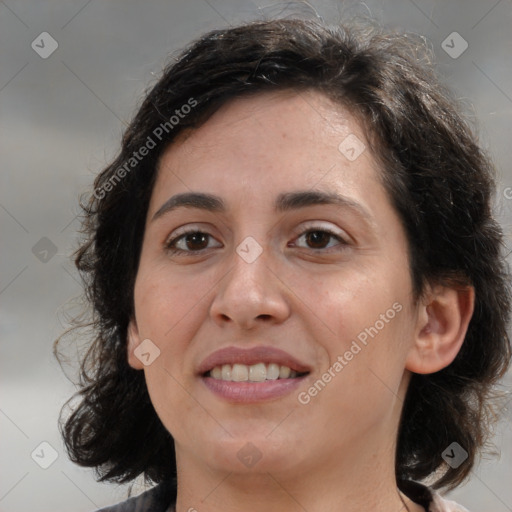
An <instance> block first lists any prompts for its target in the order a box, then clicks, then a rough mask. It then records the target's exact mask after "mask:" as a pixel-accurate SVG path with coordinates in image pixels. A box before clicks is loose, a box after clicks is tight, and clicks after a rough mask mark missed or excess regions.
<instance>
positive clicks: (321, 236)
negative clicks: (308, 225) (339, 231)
mask: <svg viewBox="0 0 512 512" xmlns="http://www.w3.org/2000/svg"><path fill="white" fill-rule="evenodd" d="M331 238H332V235H331V234H330V233H327V231H309V232H308V233H306V241H307V243H308V244H309V245H310V246H311V248H313V249H323V248H324V247H326V246H327V245H328V244H329V241H330V239H331Z"/></svg>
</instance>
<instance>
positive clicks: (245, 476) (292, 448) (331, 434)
mask: <svg viewBox="0 0 512 512" xmlns="http://www.w3.org/2000/svg"><path fill="white" fill-rule="evenodd" d="M349 134H355V135H356V136H357V137H358V139H359V140H360V141H362V142H364V141H365V136H364V132H363V130H362V128H361V126H360V124H359V123H358V122H357V121H356V120H355V119H354V118H353V117H352V116H351V115H350V113H349V112H348V111H347V110H345V109H343V108H342V107H340V106H339V105H334V104H333V103H331V102H330V101H329V100H328V99H327V98H326V97H324V96H323V95H321V94H320V93H316V92H306V93H304V92H303V93H300V94H298V93H293V92H279V93H265V94H260V95H258V96H255V97H252V98H242V99H237V100H234V101H231V102H229V103H228V104H227V105H225V106H224V107H222V108H221V109H220V110H219V111H217V112H216V113H215V114H214V115H213V116H212V117H211V118H210V119H209V120H208V121H207V122H206V123H205V124H203V125H202V126H201V127H199V128H198V129H196V130H194V131H190V132H188V133H186V134H181V135H180V137H179V138H178V139H177V140H176V141H175V142H174V143H173V144H172V146H170V147H169V148H168V149H167V150H166V152H165V153H164V154H163V156H162V159H161V162H160V166H159V170H158V177H157V180H156V184H155V187H154V190H153V194H152V198H151V201H150V205H149V210H148V215H147V222H146V230H145V235H144V241H143V247H142V253H141V259H140V266H139V269H138V274H137V279H136V285H135V292H134V300H135V317H134V318H133V320H132V321H131V323H130V327H129V339H128V359H129V362H130V364H131V366H132V367H134V368H136V369H140V370H144V372H145V377H146V382H147V386H148V390H149V393H150V396H151V400H152V403H153V405H154V407H155V410H156V411H157V413H158V415H159V417H160V418H161V420H162V422H163V424H164V425H165V427H166V428H167V429H168V430H169V432H170V433H171V434H172V436H173V438H174V440H175V444H176V454H177V468H178V500H177V511H178V512H183V511H187V510H190V509H191V508H192V509H196V510H198V511H199V512H202V511H208V512H215V511H221V510H222V511H223V512H230V511H235V510H237V511H239V510H244V511H252V510H254V511H258V512H259V511H261V510H265V511H267V512H273V511H278V510H279V511H280V512H282V511H290V512H291V511H299V510H301V511H303V510H307V511H308V512H314V511H322V512H326V511H333V512H334V511H335V510H336V511H339V510H343V511H344V512H352V511H354V512H355V511H360V510H379V511H381V510H382V511H396V512H398V511H399V510H406V508H405V507H404V502H405V504H406V505H407V508H408V510H410V511H420V510H423V509H422V508H421V507H420V506H419V505H417V504H415V503H413V502H411V501H410V500H408V499H407V498H405V497H403V496H400V494H399V492H398V490H397V487H396V482H395V477H394V451H395V439H396V435H397V431H398V424H399V416H400V411H401V407H402V401H403V398H404V396H405V392H406V389H407V384H408V382H409V379H410V375H411V372H418V373H430V372H435V371H438V370H439V369H441V368H443V367H445V366H447V365H448V364H450V362H451V361H452V360H453V358H454V357H455V355H456V354H457V352H458V350H459V348H460V346H461V343H462V341H463V339H464V335H465V332H466V329H467V324H468V322H469V319H470V317H471V314H472V310H473V291H472V290H471V289H467V290H462V291H461V290H459V291H456V290H452V289H449V288H445V287H441V286H438V287H436V288H432V289H429V290H427V292H426V293H425V294H424V296H422V297H421V298H420V299H419V300H414V297H413V294H412V283H411V277H410V273H409V261H408V252H407V239H406V236H405V233H404V230H403V227H402V224H401V222H400V219H399V217H398V215H397V213H396V212H395V211H394V209H393V207H392V206H391V203H390V200H389V197H388V195H387V193H386V191H385V189H384V188H383V186H382V184H381V182H380V181H379V174H380V172H381V171H380V170H379V168H378V165H377V163H376V161H375V159H374V158H373V156H372V154H371V152H370V150H369V149H368V144H366V149H365V150H364V151H363V152H362V154H361V155H360V156H359V157H358V158H356V159H355V160H354V161H350V160H349V159H348V158H346V157H345V156H344V155H343V154H342V153H341V152H340V151H339V149H338V146H339V145H340V143H341V142H342V141H343V140H344V139H345V138H346V137H347V136H348V135H349ZM311 190H317V191H322V192H328V193H333V192H335V193H337V194H339V195H342V196H344V197H345V198H348V199H349V200H350V201H351V203H354V204H355V205H357V206H354V205H352V204H350V205H341V206H340V205H331V204H329V205H328V204H315V205H312V206H307V207H304V208H299V209H295V210H290V211H286V212H276V211H275V209H274V201H275V200H276V198H277V196H278V195H279V194H281V193H287V192H295V191H311ZM191 191H194V192H204V193H209V194H214V195H216V196H219V197H220V198H222V199H223V201H224V202H225V204H226V208H227V209H226V211H225V212H211V211H205V210H201V209H197V208H190V207H180V208H178V209H176V210H173V211H170V212H167V213H165V214H163V215H159V216H157V218H155V219H153V217H154V215H155V213H156V212H157V211H158V210H159V209H160V208H161V207H162V205H163V204H164V203H165V202H166V201H167V200H168V199H169V198H170V197H171V196H173V195H175V194H178V193H184V192H191ZM183 227H186V228H193V229H195V230H197V231H201V232H203V233H207V234H209V235H211V236H210V237H206V242H205V243H203V245H202V246H201V244H199V246H198V245H194V243H192V244H191V245H190V244H189V245H187V243H186V240H184V239H181V242H180V243H179V244H178V247H180V248H182V249H183V250H187V249H189V250H190V248H197V247H200V250H199V251H197V252H196V253H190V252H189V253H186V254H176V253H172V252H170V251H169V250H168V249H166V246H165V244H166V241H167V240H169V238H175V237H176V236H179V235H180V234H182V230H181V231H180V229H181V228H183ZM312 228H314V229H315V230H316V231H321V230H325V229H328V230H332V231H334V232H335V233H336V234H337V235H338V236H339V237H340V238H341V239H342V241H341V242H340V241H339V240H337V239H336V238H335V237H331V238H329V237H326V238H320V240H324V243H323V245H322V244H320V246H312V245H311V239H310V238H308V237H307V236H306V234H305V233H306V232H307V231H308V230H311V229H312ZM317 235H318V234H317ZM249 236H250V237H253V238H254V239H255V240H256V241H257V242H258V243H259V245H260V246H261V248H262V253H261V255H260V256H259V257H258V258H257V259H256V260H255V261H254V262H252V263H247V262H246V261H245V260H244V259H242V258H241V257H240V256H239V255H238V254H237V252H236V248H237V246H238V245H239V244H240V243H241V242H242V241H243V240H244V239H245V238H246V237H249ZM188 240H189V242H190V238H189V239H188ZM317 240H318V239H317ZM315 247H317V248H315ZM397 303H398V304H399V305H400V306H401V311H400V312H398V313H396V315H395V317H394V318H393V319H392V320H389V321H388V322H386V323H385V325H384V327H383V328H382V329H380V330H379V332H378V334H377V335H376V336H374V337H373V338H369V341H368V343H367V345H366V346H364V347H363V348H362V350H361V351H360V352H358V353H357V355H355V356H354V357H353V359H352V360H350V361H348V362H347V364H346V365H345V366H344V367H343V369H342V371H340V372H338V373H336V376H335V377H334V378H332V379H331V380H330V382H329V383H328V384H327V385H326V386H325V388H323V389H322V390H321V392H319V393H318V394H317V395H316V396H314V397H312V398H311V400H310V402H309V403H307V404H302V403H300V402H299V401H298V399H297V395H298V393H299V392H304V391H305V392H307V391H308V389H309V388H310V387H311V386H312V385H313V384H314V382H315V381H317V380H318V379H319V378H321V376H322V374H324V373H325V372H326V371H328V369H329V368H331V367H332V365H333V363H334V362H335V361H336V360H337V358H338V356H340V355H341V356H343V354H344V353H345V352H346V351H347V350H349V349H350V346H351V343H352V342H353V340H355V339H356V337H357V335H358V334H359V333H361V332H362V331H364V330H365V328H368V327H370V326H374V325H375V323H376V321H377V320H379V318H381V317H380V315H382V314H386V311H388V310H389V309H390V308H392V306H393V304H397ZM145 339H150V340H151V341H152V342H153V343H154V344H155V345H156V346H157V347H158V348H159V350H160V356H159V357H158V358H157V359H155V360H154V362H153V363H152V364H150V365H149V366H144V365H143V364H142V363H141V362H140V361H139V359H138V358H137V357H136V356H135V355H134V350H135V349H136V348H137V346H138V345H139V344H140V343H141V342H142V340H145ZM259 345H272V346H275V347H277V348H280V349H282V350H285V351H287V352H288V353H290V354H293V355H294V356H295V357H296V358H297V359H299V360H300V361H303V362H306V363H307V364H309V365H310V366H311V368H312V371H311V373H310V374H309V375H308V377H307V378H306V379H305V381H304V382H303V383H301V386H300V389H299V390H298V391H297V392H292V393H291V394H289V395H286V396H284V397H281V398H279V399H276V400H272V401H267V402H263V403H258V404H232V403H228V402H227V401H225V400H224V399H222V398H220V397H218V396H216V395H214V394H213V393H212V392H211V391H210V390H209V389H208V388H207V387H206V386H205V385H204V383H203V381H202V380H201V379H200V378H199V377H198V375H197V374H196V369H197V366H198V365H199V364H200V363H201V361H203V359H204V358H205V357H206V356H208V355H210V354H211V353H213V352H214V351H216V350H218V349H221V348H224V347H228V346H237V347H244V348H251V347H254V346H259ZM249 442H250V443H252V445H254V446H255V447H256V449H257V450H258V452H259V453H260V454H261V455H262V457H261V459H260V460H259V461H258V462H257V463H256V464H255V465H253V466H252V467H245V465H244V464H242V463H241V461H240V460H239V458H238V457H237V453H238V451H239V450H240V449H241V448H242V447H244V446H245V445H246V444H247V443H249Z"/></svg>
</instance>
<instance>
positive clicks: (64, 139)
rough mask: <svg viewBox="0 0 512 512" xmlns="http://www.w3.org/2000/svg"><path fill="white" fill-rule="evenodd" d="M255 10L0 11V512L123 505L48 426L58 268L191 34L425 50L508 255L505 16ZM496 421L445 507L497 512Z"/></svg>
mask: <svg viewBox="0 0 512 512" xmlns="http://www.w3.org/2000/svg"><path fill="white" fill-rule="evenodd" d="M269 2H271V0H242V1H237V0H190V1H181V2H177V1H176V2H171V1H164V0H149V1H146V2H142V1H140V2H136V1H134V0H129V1H126V0H113V1H100V0H68V1H63V0H55V1H50V0H48V1H38V0H3V1H2V0H0V119H1V124H0V147H1V155H2V161H1V162H2V164H1V165H2V173H1V188H0V223H1V232H2V259H1V275H0V301H1V307H2V316H1V325H0V329H1V336H2V337H1V349H0V350H1V353H0V378H1V390H2V391H1V394H0V433H1V435H0V448H1V462H0V511H1V512H27V511H34V510H38V511H52V512H60V511H62V512H64V511H69V512H70V511H73V512H86V511H90V510H93V509H95V508H97V507H100V506H105V505H107V504H111V503H114V502H117V501H119V500H122V499H124V497H125V495H126V492H127V487H126V486H125V487H123V486H113V485H106V484H99V483H96V482H95V480H94V477H93V474H92V472H91V471H90V470H85V469H81V468H78V467H76V466H74V465H73V464H72V463H71V462H69V461H68V460H67V457H66V454H65V452H64V449H63V445H62V442H61V440H60V437H59V433H58V430H57V417H58V414H59V410H60V407H61V406H62V404H63V403H64V401H65V400H66V399H67V398H69V396H70V395H71V394H72V392H73V386H72V385H71V384H70V383H69V381H68V380H67V379H66V377H65V376H64V374H63V372H62V370H61V369H60V367H59V366H58V364H57V363H56V361H55V360H54V358H53V355H52V343H53V341H54V339H55V338H56V337H57V336H58V335H59V334H60V333H62V331H63V329H64V328H65V326H66V318H65V316H64V315H63V312H64V311H65V309H66V308H64V305H65V304H66V302H67V301H69V300H70V299H72V298H73V297H76V296H77V295H78V294H79V293H80V287H79V284H78V281H77V277H76V274H75V272H74V269H73V265H72V264H71V261H70V258H69V255H70V253H71V251H72V249H73V248H74V247H75V244H76V238H77V229H78V227H79V222H78V220H77V218H76V215H77V213H78V196H79V194H80V193H82V192H84V191H86V190H87V188H88V187H89V186H90V184H91V182H92V180H93V176H94V174H95V173H96V172H98V171H99V170H100V169H101V168H102V167H103V166H104V165H105V164H106V162H108V160H109V159H110V158H111V157H112V156H113V155H114V153H115V152H116V150H117V148H118V145H119V141H120V137H121V134H122V131H123V129H124V127H125V126H126V122H127V120H128V119H130V117H131V116H132V114H133V113H134V112H135V109H136V106H137V105H138V104H139V103H140V100H141V95H142V93H143V91H144V90H145V89H146V88H147V87H148V86H149V85H151V84H152V83H154V82H155V80H156V78H155V77H156V76H157V75H158V73H159V72H160V70H161V69H162V66H163V65H164V63H165V61H166V59H167V58H168V55H169V54H170V53H172V52H175V51H176V50H178V49H180V48H181V47H182V46H183V45H185V44H187V43H188V42H189V41H190V40H192V39H194V38H195V37H197V36H199V35H200V34H201V33H203V32H205V31H207V30H210V29H214V28H221V27H225V26H228V25H232V24H238V23H240V22H243V21H249V20H252V19H263V18H269V17H275V16H283V15H287V14H301V13H302V14H303V15H308V13H309V15H311V16H313V15H314V10H316V12H317V14H318V16H320V17H322V18H324V19H325V20H328V21H330V22H336V21H337V20H343V18H344V17H346V16H347V15H349V14H354V13H358V12H359V13H362V14H365V15H370V16H372V17H375V18H377V19H378V20H380V21H382V22H383V23H385V24H387V25H390V26H392V27H395V28H400V29H403V30H407V31H412V32H416V33H420V34H422V35H425V36H426V37H427V39H428V40H429V41H430V42H431V45H432V47H433V49H434V51H435V54H436V58H437V65H438V69H439V72H440V73H441V74H442V75H443V77H444V79H445V81H446V82H447V83H448V84H449V85H450V86H452V87H453V88H455V90H456V92H457V95H458V96H459V97H461V98H463V99H465V100H466V101H467V104H468V108H469V109H470V115H471V116H472V117H475V118H476V119H477V120H478V125H479V130H480V134H481V139H482V143H483V145H484V146H485V147H487V148H488V149H489V150H490V151H491V153H492V154H493V155H494V159H495V162H496V164H497V167H498V169H499V172H500V183H499V188H498V193H497V198H496V199H497V202H496V210H497V215H498V216H499V217H500V218H501V220H502V222H503V224H504V226H505V230H506V232H507V236H508V240H507V245H508V246H509V247H510V245H511V243H510V234H511V224H512V222H511V220H512V173H511V165H510V162H511V161H512V151H511V147H512V144H511V131H512V130H511V121H512V80H511V78H512V66H511V64H512V62H511V60H512V59H511V56H512V0H499V1H497V0H489V1H487V0H470V1H468V0H456V1H455V0H452V1H448V2H442V1H436V0H372V1H367V2H364V3H363V2H352V1H351V2H341V1H311V2H310V3H309V4H307V3H304V2H300V3H299V2H273V3H269ZM313 9H314V10H313ZM453 32H457V34H453ZM466 44H467V48H466ZM508 385H509V386H510V378H509V379H508ZM510 406H511V403H509V404H508V406H506V407H504V409H503V411H502V412H503V418H502V420H501V422H500V424H499V427H498V428H497V430H496V434H495V438H494V442H495V445H496V451H499V452H501V457H499V456H497V455H492V454H491V455H487V456H486V457H485V458H484V459H483V461H482V462H481V464H480V465H479V466H478V467H477V468H476V469H475V470H474V471H473V473H472V475H471V479H470V480H469V482H468V484H467V485H465V486H464V487H461V488H459V489H458V490H457V491H456V492H454V493H453V494H452V496H453V499H456V500H457V501H459V502H461V503H462V504H464V505H465V506H466V507H467V508H469V509H470V510H471V511H472V512H490V511H493V512H506V511H512V486H511V484H510V482H512V479H511V475H512V433H511V419H512V414H511V412H510ZM41 443H44V444H41ZM45 467H46V469H45ZM141 489H142V486H141V484H140V483H138V484H136V486H135V488H134V491H135V492H139V491H140V490H141Z"/></svg>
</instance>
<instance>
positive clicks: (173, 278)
mask: <svg viewBox="0 0 512 512" xmlns="http://www.w3.org/2000/svg"><path fill="white" fill-rule="evenodd" d="M210 287H211V286H210V285H209V284H208V282H205V279H204V277H197V276H195V277H192V276H189V277H184V276H181V275H180V274H179V273H171V272H169V270H168V269H166V268H163V267H162V268H160V269H159V268H155V269H153V270H152V271H151V272H146V273H142V274H141V275H140V276H139V277H138V279H137V283H136V286H135V309H136V316H137V324H138V326H139V330H140V331H141V335H143V336H145V337H149V338H151V339H153V338H154V341H155V343H157V344H159V345H161V346H162V347H165V346H166V345H167V344H168V343H169V340H173V339H174V340H176V341H179V340H180V339H182V338H181V337H180V336H176V334H177V333H183V331H184V330H186V329H187V326H189V325H191V324H192V323H193V320H194V318H196V317H197V315H198V314H200V313H203V314H204V311H203V310H204V308H205V307H206V299H207V297H205V290H208V289H209V288H210ZM152 337H153V338H152Z"/></svg>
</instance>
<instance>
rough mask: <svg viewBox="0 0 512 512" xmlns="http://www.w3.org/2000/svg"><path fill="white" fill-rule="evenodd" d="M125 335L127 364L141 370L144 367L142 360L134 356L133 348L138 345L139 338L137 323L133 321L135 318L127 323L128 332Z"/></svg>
mask: <svg viewBox="0 0 512 512" xmlns="http://www.w3.org/2000/svg"><path fill="white" fill-rule="evenodd" d="M126 337H127V338H128V339H127V343H126V348H127V352H128V353H127V356H128V364H129V365H130V366H131V367H132V368H133V369H134V370H142V369H143V368H144V365H143V364H142V361H141V360H140V359H139V358H138V357H135V354H134V350H135V349H136V348H137V347H138V346H139V345H140V343H141V340H140V336H139V329H138V327H137V323H136V322H135V319H133V318H132V319H131V320H130V323H129V324H128V332H127V335H126Z"/></svg>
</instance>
